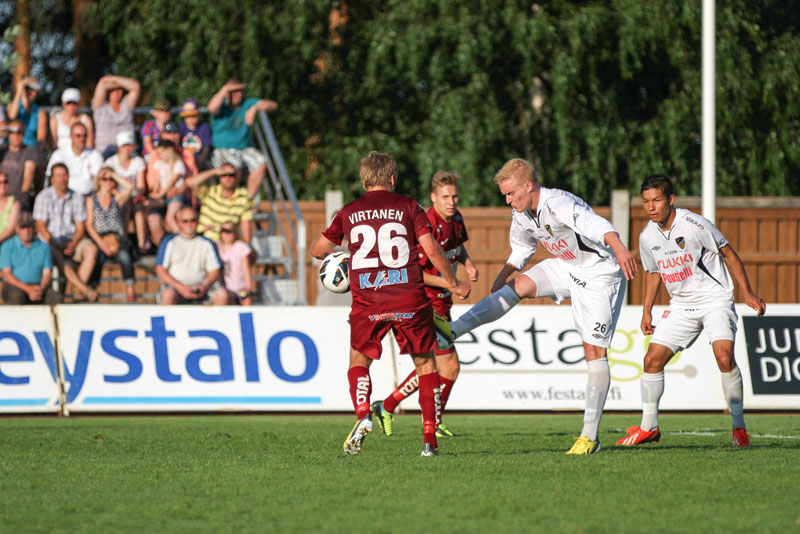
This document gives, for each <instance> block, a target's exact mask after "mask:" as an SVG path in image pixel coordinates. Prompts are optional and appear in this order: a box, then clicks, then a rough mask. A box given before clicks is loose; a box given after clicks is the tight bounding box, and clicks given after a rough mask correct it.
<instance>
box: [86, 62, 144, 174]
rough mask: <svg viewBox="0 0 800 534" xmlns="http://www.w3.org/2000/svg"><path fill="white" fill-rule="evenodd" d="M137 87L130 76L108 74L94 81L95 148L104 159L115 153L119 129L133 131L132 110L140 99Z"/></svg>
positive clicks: (136, 83) (120, 130)
mask: <svg viewBox="0 0 800 534" xmlns="http://www.w3.org/2000/svg"><path fill="white" fill-rule="evenodd" d="M140 90H141V89H140V86H139V82H137V81H136V80H134V79H133V78H123V77H122V76H112V75H108V76H103V77H102V78H100V81H98V82H97V86H96V87H95V88H94V96H92V113H93V115H94V123H95V132H96V135H95V148H97V150H99V151H100V153H101V154H102V155H103V158H104V159H105V158H109V157H111V156H113V155H114V153H116V151H117V146H116V144H114V143H115V141H116V137H117V134H118V133H119V132H133V131H135V129H136V127H135V126H134V124H133V111H134V109H136V104H137V103H138V102H139V91H140ZM125 91H127V92H128V94H127V95H125Z"/></svg>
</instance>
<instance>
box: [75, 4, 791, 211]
mask: <svg viewBox="0 0 800 534" xmlns="http://www.w3.org/2000/svg"><path fill="white" fill-rule="evenodd" d="M700 8H701V2H700V1H699V0H698V1H693V2H685V1H683V0H666V1H658V2H657V1H654V0H612V1H607V2H587V1H580V0H554V1H552V2H548V3H543V4H541V5H539V4H535V3H531V2H523V1H521V0H483V1H480V2H478V1H464V0H435V1H431V0H403V1H399V0H390V1H388V2H382V3H381V2H367V1H362V0H357V1H353V2H345V1H342V0H338V1H333V2H330V1H323V0H293V1H283V2H271V3H268V4H264V3H262V2H259V1H256V0H239V1H237V2H235V3H232V2H220V1H218V0H216V1H211V0H194V1H193V2H174V1H168V0H141V1H138V2H130V1H123V0H105V1H104V2H98V3H96V4H94V5H93V8H92V9H91V10H90V12H89V14H88V19H87V20H86V21H84V22H85V24H87V25H88V26H89V27H94V28H95V31H96V32H97V33H99V34H102V35H105V37H106V39H107V41H108V47H109V55H110V57H112V58H114V65H113V66H114V69H115V71H116V72H117V73H119V74H122V75H126V76H132V77H135V78H137V79H138V80H140V81H141V82H142V85H143V87H144V89H145V91H146V92H147V93H149V96H150V98H151V101H152V99H154V98H156V97H166V98H168V99H170V100H171V101H172V102H174V103H179V102H180V101H181V100H182V99H184V98H188V97H196V98H198V99H200V100H201V102H207V101H208V99H209V98H210V97H211V95H212V94H213V93H214V92H215V91H216V90H217V89H218V88H219V87H220V86H221V85H222V84H223V83H224V82H225V80H226V79H227V78H228V77H229V76H231V75H238V76H240V77H241V78H243V79H244V80H245V82H246V83H247V87H248V89H247V90H248V93H249V94H250V95H251V96H261V97H268V98H273V99H275V100H277V101H278V102H279V103H280V106H281V107H280V109H279V110H278V111H277V112H276V113H274V114H273V116H272V120H273V124H274V126H275V127H276V130H277V133H278V136H279V143H280V145H281V147H282V150H283V152H284V156H285V158H286V159H287V165H288V167H289V170H290V174H291V175H292V177H293V180H294V182H295V187H296V189H297V191H298V195H299V196H300V197H301V198H308V199H310V198H321V197H322V195H323V194H324V191H325V190H327V189H331V188H339V189H343V190H344V191H346V195H347V197H348V198H352V197H353V196H355V195H357V194H359V190H360V185H359V183H358V181H357V164H358V160H359V158H361V157H362V156H363V155H364V154H366V152H368V151H369V150H373V149H376V150H382V151H391V152H392V153H393V154H394V155H395V156H396V158H397V160H398V163H399V167H400V174H401V182H400V183H401V186H400V190H401V191H402V192H405V193H407V194H411V195H415V196H417V197H419V198H425V197H426V196H427V194H426V193H427V190H428V183H429V180H430V176H431V175H432V174H433V172H434V171H435V170H437V169H439V168H449V169H452V170H455V171H457V172H459V173H461V175H462V176H463V177H464V181H463V182H462V187H461V196H462V202H463V203H465V204H468V205H492V204H500V203H502V198H501V197H500V196H499V195H498V194H497V191H496V188H495V187H494V184H493V182H492V176H493V175H494V173H495V171H496V170H497V169H498V168H499V167H500V166H501V165H502V163H503V162H504V161H505V160H506V159H508V158H510V157H515V156H520V157H525V158H528V159H530V160H532V161H534V163H535V164H536V166H537V168H538V169H539V171H540V174H541V177H542V181H543V183H544V184H545V185H549V186H553V187H561V188H565V189H568V190H570V191H573V192H575V193H576V194H578V195H580V196H583V197H584V198H586V199H587V200H589V201H590V202H592V203H595V204H604V203H607V202H608V201H609V196H610V191H611V190H612V189H616V188H627V189H629V190H631V191H632V192H636V191H638V185H639V183H640V182H641V180H642V178H643V177H645V176H646V175H648V174H651V173H654V172H665V173H668V174H670V175H672V176H674V177H675V178H676V181H677V183H678V187H679V192H680V193H682V194H699V192H700V152H701V146H700V142H701V140H700V131H701V108H700V103H701V85H700V79H701V77H700V66H701V56H700V35H701V12H700ZM798 30H800V1H798V0H784V1H782V2H774V1H768V0H756V1H752V0H751V1H745V0H731V1H730V2H727V3H722V2H718V3H717V68H718V74H717V81H718V89H717V104H718V111H717V127H718V137H717V147H718V151H717V165H718V170H717V180H718V189H719V193H720V194H721V195H798V194H800V182H798V180H796V179H795V178H796V176H797V174H798V170H800V169H798V167H800V146H799V143H798V133H800V109H798V108H800V84H798V83H797V80H798V79H800V66H799V65H800V31H798ZM82 60H85V58H83V59H82Z"/></svg>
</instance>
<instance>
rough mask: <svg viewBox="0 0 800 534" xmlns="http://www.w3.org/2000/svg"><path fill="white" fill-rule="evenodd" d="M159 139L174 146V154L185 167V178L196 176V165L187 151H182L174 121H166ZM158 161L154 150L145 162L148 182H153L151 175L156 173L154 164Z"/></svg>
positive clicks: (176, 124)
mask: <svg viewBox="0 0 800 534" xmlns="http://www.w3.org/2000/svg"><path fill="white" fill-rule="evenodd" d="M161 139H163V140H164V141H171V142H172V144H173V145H175V152H177V153H178V155H179V156H180V157H181V161H183V164H184V165H185V166H186V177H187V178H188V177H190V176H194V175H195V174H197V164H196V163H195V161H194V156H193V155H192V153H191V152H189V151H188V150H184V149H183V147H181V134H180V128H179V127H178V123H177V122H175V121H167V122H166V123H165V124H164V129H163V130H162V132H161ZM156 161H158V151H157V150H155V151H153V152H152V153H151V154H150V157H149V158H148V160H147V176H148V180H153V179H154V178H152V176H151V175H152V174H153V173H155V172H156V171H155V170H154V168H155V162H156Z"/></svg>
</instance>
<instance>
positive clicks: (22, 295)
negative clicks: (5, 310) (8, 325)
mask: <svg viewBox="0 0 800 534" xmlns="http://www.w3.org/2000/svg"><path fill="white" fill-rule="evenodd" d="M34 226H35V222H34V220H33V217H32V216H31V214H30V213H28V212H24V213H23V214H22V215H21V216H20V218H19V221H17V226H16V232H17V235H16V236H14V237H12V238H11V239H9V240H8V241H6V242H4V243H3V245H2V246H0V269H2V271H3V293H2V294H3V302H5V303H6V304H38V303H42V302H44V303H45V304H50V305H53V304H58V303H59V302H61V299H62V296H61V294H60V293H57V292H55V291H53V288H52V287H51V283H50V282H51V277H52V269H53V260H52V258H51V257H50V247H48V246H47V243H45V242H44V241H41V240H39V239H36V235H35V234H34Z"/></svg>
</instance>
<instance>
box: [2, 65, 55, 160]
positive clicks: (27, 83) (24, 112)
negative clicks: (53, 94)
mask: <svg viewBox="0 0 800 534" xmlns="http://www.w3.org/2000/svg"><path fill="white" fill-rule="evenodd" d="M41 88H42V87H41V85H39V82H37V81H36V78H31V77H30V76H26V77H25V78H22V79H21V80H20V81H19V82H18V83H17V90H16V91H14V98H13V100H11V102H10V103H9V104H8V118H9V119H10V120H12V121H13V120H14V119H19V120H20V121H22V124H24V125H25V137H24V138H23V140H22V144H23V145H25V146H32V147H38V146H39V143H41V142H43V141H44V140H45V138H46V137H47V113H45V111H44V110H43V109H40V108H39V105H38V104H37V103H36V97H37V96H38V95H39V89H41Z"/></svg>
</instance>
